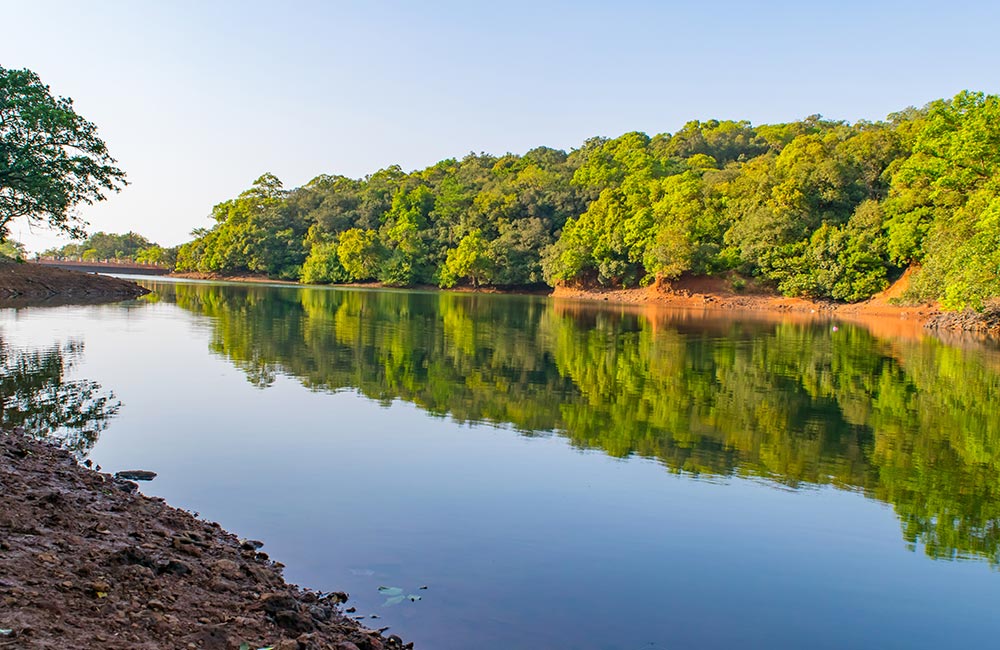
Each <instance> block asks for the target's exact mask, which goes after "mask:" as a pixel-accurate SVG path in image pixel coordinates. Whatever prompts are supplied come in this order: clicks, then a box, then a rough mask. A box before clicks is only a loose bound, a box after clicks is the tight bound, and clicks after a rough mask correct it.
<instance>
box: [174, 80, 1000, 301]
mask: <svg viewBox="0 0 1000 650" xmlns="http://www.w3.org/2000/svg"><path fill="white" fill-rule="evenodd" d="M998 107H1000V98H998V97H996V96H991V95H984V94H982V93H970V92H963V93H960V94H959V95H958V96H956V97H954V98H953V99H949V100H937V101H935V102H932V103H930V104H928V105H927V106H925V107H924V108H922V109H912V108H911V109H907V110H905V111H902V112H900V113H896V114H893V115H890V116H888V118H887V119H886V120H885V121H881V122H867V121H859V122H856V123H853V124H851V123H847V122H842V121H834V120H825V119H823V118H821V117H820V116H817V115H814V116H810V117H807V118H805V119H803V120H800V121H798V122H792V123H787V124H771V125H761V126H753V125H751V124H750V123H749V122H746V121H719V120H708V121H692V122H689V123H687V124H685V125H684V127H683V128H682V129H681V130H680V131H678V132H677V133H675V134H670V133H661V134H658V135H655V136H652V137H650V136H648V135H647V134H645V133H639V132H632V133H626V134H624V135H622V136H619V137H617V138H591V139H589V140H587V141H585V142H584V143H583V144H582V145H581V146H580V147H579V148H577V149H575V150H573V151H571V152H569V153H567V152H565V151H560V150H556V149H550V148H547V147H538V148H535V149H532V150H530V151H528V152H527V153H525V154H523V155H514V154H509V153H508V154H505V155H502V156H494V155H490V154H474V153H470V154H469V155H467V156H465V157H464V158H462V159H453V158H451V159H446V160H442V161H440V162H438V163H436V164H434V165H431V166H430V167H427V168H426V169H422V170H414V171H412V172H409V173H407V172H404V171H403V170H402V169H400V168H399V167H398V166H392V167H389V168H386V169H382V170H379V171H377V172H375V173H373V174H371V175H369V176H367V177H365V178H361V179H351V178H346V177H343V176H333V175H323V176H318V177H316V178H315V179H313V180H312V181H311V182H309V183H307V184H306V185H304V186H303V187H299V188H295V189H291V190H285V189H284V188H282V187H281V184H280V181H278V180H277V179H276V178H274V177H273V176H272V175H270V174H267V175H265V176H263V177H261V179H258V181H257V182H256V183H255V184H254V186H253V187H252V188H251V189H250V190H248V191H247V192H244V193H243V194H241V195H240V196H239V197H237V198H235V199H232V200H230V201H227V202H224V203H222V204H220V205H219V206H216V208H215V210H214V211H213V216H214V217H215V220H216V224H215V225H214V227H213V228H211V229H210V230H207V231H203V232H199V233H198V234H197V236H196V239H195V240H194V241H192V242H190V243H188V244H186V245H184V246H183V247H182V248H181V250H180V253H179V255H178V269H179V270H185V271H190V270H197V271H213V272H220V273H246V272H260V273H264V274H267V275H272V276H276V277H281V278H287V279H300V280H302V281H305V282H311V283H327V282H333V283H337V282H357V281H378V282H382V283H384V284H387V285H393V286H410V285H421V284H438V285H440V286H444V287H450V286H454V285H456V284H468V285H473V286H479V285H507V286H510V285H526V284H533V283H541V282H546V283H548V284H550V285H555V284H560V283H564V284H582V285H595V284H596V285H607V286H616V287H635V286H640V285H643V284H648V283H652V282H657V281H661V280H662V281H670V280H672V279H674V278H677V277H678V276H680V275H683V274H688V275H726V276H732V275H737V276H746V277H753V278H755V279H756V281H757V283H758V285H763V286H770V287H772V288H774V289H775V290H777V291H779V292H781V293H783V294H786V295H790V296H805V297H811V298H825V299H831V300H837V301H845V302H854V301H859V300H864V299H866V298H868V297H870V296H872V295H873V294H875V293H877V292H879V291H881V290H882V289H884V288H886V287H887V286H888V285H889V283H890V281H891V280H892V279H894V278H895V277H898V276H899V275H900V274H902V272H903V270H904V269H905V268H907V267H909V266H915V267H917V268H919V271H918V272H917V273H916V274H915V275H914V282H913V292H912V295H911V297H912V298H914V299H939V300H942V301H943V303H944V304H945V305H946V306H948V307H953V308H963V307H967V306H971V307H976V308H981V307H982V306H983V305H985V304H986V303H987V302H988V301H990V300H993V299H995V298H996V297H998V296H1000V252H998V251H1000V221H998V215H1000V198H998V197H1000V157H998V153H997V152H1000V126H998V125H1000V108H998ZM737 279H738V278H737Z"/></svg>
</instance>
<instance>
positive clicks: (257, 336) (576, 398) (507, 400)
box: [171, 285, 1000, 563]
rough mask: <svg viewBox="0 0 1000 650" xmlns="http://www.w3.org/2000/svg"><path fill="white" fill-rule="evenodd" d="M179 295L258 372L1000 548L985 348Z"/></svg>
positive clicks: (336, 300) (967, 546) (327, 297)
mask: <svg viewBox="0 0 1000 650" xmlns="http://www.w3.org/2000/svg"><path fill="white" fill-rule="evenodd" d="M171 290H173V289H171ZM175 291H176V295H175V297H174V299H175V300H176V302H177V303H178V304H179V305H181V306H182V307H185V308H186V309H190V310H192V311H195V312H198V313H202V314H206V315H209V316H212V317H213V332H214V334H213V339H212V344H211V345H212V349H213V351H215V352H216V353H218V354H220V355H223V356H225V357H227V358H228V359H231V360H232V361H233V362H234V363H235V364H236V365H237V366H239V367H240V368H242V369H243V370H244V371H245V372H246V373H247V376H248V377H249V378H250V379H251V381H253V382H254V383H255V384H256V385H259V386H262V387H263V386H267V385H268V384H269V383H270V382H271V381H273V378H274V376H276V374H278V373H285V374H288V375H291V376H295V377H298V378H299V379H300V380H301V381H302V383H303V384H304V385H305V386H307V387H309V388H311V389H314V390H332V391H335V390H344V389H350V390H355V391H357V392H358V393H360V394H362V395H365V396H367V397H369V398H371V399H375V400H379V401H380V402H383V403H388V402H389V401H391V400H393V399H403V400H406V401H410V402H413V403H415V404H417V405H419V406H420V407H421V408H424V409H425V410H427V411H429V412H431V413H434V414H438V415H448V416H450V417H452V418H454V419H456V420H458V421H461V422H464V421H480V422H483V421H485V422H495V423H505V424H512V425H513V426H515V427H517V428H518V429H519V430H521V431H522V432H525V433H532V432H551V431H555V432H558V433H559V434H560V435H563V436H565V437H567V438H568V439H569V440H570V441H571V442H572V443H573V444H574V445H577V446H580V447H586V448H599V449H603V450H604V451H605V452H606V453H608V454H611V455H614V456H619V457H624V456H628V455H632V454H638V455H642V456H646V457H650V458H656V459H658V460H659V461H660V462H661V463H663V465H664V466H665V467H667V468H668V469H669V470H670V471H675V472H683V473H688V474H701V475H709V476H734V475H738V476H753V477H765V478H767V479H768V480H771V481H774V482H777V483H781V484H784V485H788V486H793V487H794V486H797V485H801V484H814V485H815V484H819V485H834V486H837V487H842V488H848V489H858V490H861V491H863V492H864V493H865V494H867V495H869V496H872V497H875V498H878V499H880V500H883V501H885V502H887V503H890V504H892V505H893V507H894V508H895V510H896V513H897V515H898V516H899V517H900V520H901V522H902V526H903V536H904V538H905V540H906V541H907V542H908V543H910V544H914V545H916V544H920V545H922V546H923V548H924V549H925V551H926V552H927V554H928V555H930V556H932V557H938V558H954V557H983V558H987V559H989V560H990V561H991V562H994V563H1000V417H997V413H1000V371H998V365H997V364H996V363H995V359H993V358H992V357H990V356H989V355H988V354H986V353H984V351H981V350H974V349H961V348H957V347H952V346H948V345H945V344H943V343H941V342H940V341H938V340H936V339H931V338H928V339H924V340H905V339H884V338H878V337H875V336H873V335H872V334H871V333H870V332H869V331H868V330H866V329H864V328H861V327H855V326H850V325H844V326H842V327H840V328H839V331H836V332H834V331H833V330H831V329H830V328H828V327H824V326H815V325H796V324H790V323H773V322H770V323H769V322H762V321H744V322H740V321H728V322H727V321H723V320H716V321H712V320H704V319H703V320H697V319H696V320H691V319H689V318H688V319H685V318H684V317H683V315H681V316H678V317H677V318H674V317H673V316H667V315H663V316H662V317H655V318H653V317H646V316H643V315H639V314H628V313H622V312H621V311H607V310H606V311H599V310H593V309H590V310H588V309H579V310H576V309H574V310H560V309H558V308H557V307H556V306H555V305H554V304H553V303H551V302H543V301H530V300H529V301H520V300H509V299H505V298H499V299H498V298H496V297H491V296H481V295H480V296H477V295H455V294H419V293H411V294H406V293H390V292H358V291H354V292H350V291H327V290H284V289H282V290H275V289H266V288H257V287H254V288H233V287H218V286H206V285H200V286H192V285H178V286H176V289H175ZM991 359H992V360H991Z"/></svg>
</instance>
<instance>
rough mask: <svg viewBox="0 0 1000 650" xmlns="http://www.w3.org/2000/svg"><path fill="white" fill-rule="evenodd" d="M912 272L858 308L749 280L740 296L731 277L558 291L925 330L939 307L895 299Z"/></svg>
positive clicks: (569, 295) (578, 296) (558, 293)
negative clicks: (896, 323)
mask: <svg viewBox="0 0 1000 650" xmlns="http://www.w3.org/2000/svg"><path fill="white" fill-rule="evenodd" d="M909 278H910V272H909V271H907V273H905V274H904V275H903V277H901V278H900V279H899V280H897V281H896V282H895V283H893V285H892V286H890V287H889V288H888V289H886V290H885V291H883V292H882V293H880V294H878V295H876V296H873V297H872V298H870V299H869V300H866V301H864V302H860V303H854V304H842V303H835V302H830V301H820V300H809V299H807V298H789V297H787V296H782V295H779V294H777V293H775V292H774V291H772V290H768V289H767V288H765V287H762V286H760V285H758V284H757V283H755V282H754V281H753V280H752V279H748V280H746V285H745V286H744V287H743V288H742V289H741V290H740V291H737V290H735V289H734V288H733V281H732V279H730V278H728V277H706V276H699V277H688V276H682V277H681V278H679V279H677V280H676V281H674V282H670V283H662V284H656V285H651V286H649V287H644V288H641V289H583V288H573V287H556V289H555V290H554V291H553V292H552V296H553V297H554V298H562V299H565V298H569V299H583V300H601V301H607V302H622V303H636V304H650V305H662V306H666V307H676V308H683V309H697V310H705V309H709V310H719V309H722V310H738V311H766V312H776V313H785V314H787V313H797V314H821V315H824V316H826V317H830V316H836V317H838V318H846V319H850V320H864V319H869V318H878V319H885V318H892V319H900V320H907V321H911V322H914V323H917V324H919V325H923V324H924V322H926V321H927V320H928V319H929V318H931V317H932V316H934V315H936V314H938V313H940V310H939V309H938V307H937V306H936V305H930V304H924V305H911V306H900V305H896V304H894V303H893V302H891V300H892V299H893V298H894V297H898V296H900V295H902V294H903V293H904V292H905V291H906V288H907V287H908V286H909Z"/></svg>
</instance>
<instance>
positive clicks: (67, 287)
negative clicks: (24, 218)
mask: <svg viewBox="0 0 1000 650" xmlns="http://www.w3.org/2000/svg"><path fill="white" fill-rule="evenodd" d="M147 293H149V290H148V289H144V288H143V287H140V286H139V285H137V284H136V283H134V282H129V281H128V280H122V279H120V278H112V277H108V276H106V275H97V274H94V273H81V272H79V271H67V270H65V269H59V268H55V267H51V266H42V265H39V264H31V263H23V262H14V261H13V260H10V259H9V258H4V257H0V300H3V301H10V300H35V301H42V300H47V299H66V298H74V299H79V300H82V301H85V302H89V301H94V300H103V299H106V300H127V299H129V298H138V297H139V296H141V295H144V294H147Z"/></svg>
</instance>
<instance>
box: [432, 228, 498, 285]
mask: <svg viewBox="0 0 1000 650" xmlns="http://www.w3.org/2000/svg"><path fill="white" fill-rule="evenodd" d="M487 253H488V245H487V242H486V240H484V239H483V235H482V233H481V232H479V230H478V229H477V230H473V231H472V232H470V233H469V234H468V235H466V236H465V237H463V238H462V241H460V242H459V243H458V246H457V247H455V248H453V249H451V250H450V251H448V257H447V260H446V261H445V263H444V268H443V269H442V270H441V280H440V283H439V284H440V285H441V286H442V287H453V286H455V284H456V283H457V282H458V281H459V280H462V279H465V278H469V279H470V280H472V286H473V287H478V286H479V285H480V284H481V283H483V282H489V280H490V268H491V266H492V265H491V264H490V259H489V257H488V254H487Z"/></svg>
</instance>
